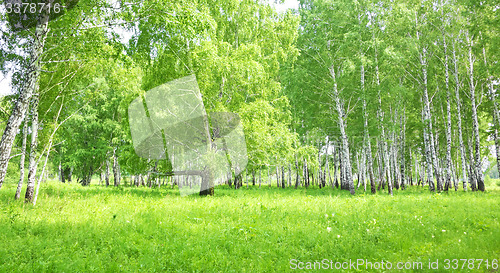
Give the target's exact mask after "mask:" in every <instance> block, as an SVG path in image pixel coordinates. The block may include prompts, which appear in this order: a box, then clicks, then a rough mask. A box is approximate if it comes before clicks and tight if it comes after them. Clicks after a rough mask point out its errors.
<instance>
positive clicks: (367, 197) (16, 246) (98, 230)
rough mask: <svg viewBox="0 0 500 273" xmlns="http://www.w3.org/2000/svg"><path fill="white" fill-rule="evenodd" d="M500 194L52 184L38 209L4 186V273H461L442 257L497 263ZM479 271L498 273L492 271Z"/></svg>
mask: <svg viewBox="0 0 500 273" xmlns="http://www.w3.org/2000/svg"><path fill="white" fill-rule="evenodd" d="M492 187H494V188H493V190H488V191H487V192H485V193H479V192H466V193H464V192H462V191H459V192H455V191H450V192H449V193H441V194H431V193H429V192H428V191H427V190H424V189H421V188H411V189H409V190H405V191H395V193H394V196H392V197H391V196H388V195H387V194H386V193H385V192H384V193H378V194H376V195H371V194H363V193H362V192H361V191H359V192H358V194H357V195H355V196H350V195H349V194H348V192H345V191H342V192H341V191H339V190H332V189H321V190H320V189H309V190H305V189H298V190H294V189H285V190H283V189H277V188H274V187H273V188H268V187H267V186H265V187H263V188H262V189H257V188H250V189H246V187H245V186H244V187H243V188H241V189H240V190H234V189H228V188H225V187H220V188H217V189H216V195H215V196H213V197H199V196H188V197H180V196H179V194H178V191H177V190H175V189H170V187H169V188H168V189H167V188H164V189H149V188H130V187H120V188H113V187H109V188H105V187H102V186H97V185H92V186H89V187H82V186H80V185H78V184H76V183H73V184H62V183H58V182H49V183H46V184H43V185H42V187H41V190H40V196H39V198H38V204H37V206H36V207H33V206H32V205H29V204H28V205H27V204H24V202H22V201H14V200H13V196H14V192H15V184H6V185H4V187H3V188H2V189H1V190H0V272H17V271H23V272H24V271H30V272H138V271H142V272H271V271H275V272H283V271H289V270H290V266H291V263H290V260H291V259H296V260H300V261H303V262H308V261H311V262H313V261H321V260H322V259H329V260H332V261H334V262H337V261H339V262H345V261H348V260H349V259H352V260H356V259H366V260H368V261H370V262H380V261H382V260H384V261H390V262H392V263H393V267H396V263H397V262H400V261H401V262H408V261H411V262H413V261H417V262H418V261H421V262H422V263H423V265H424V270H406V271H404V272H427V271H429V270H428V269H427V270H426V268H428V261H429V259H430V260H432V261H435V260H436V259H439V266H440V269H439V270H432V272H457V271H456V270H451V269H450V270H445V269H444V268H443V266H444V262H443V261H444V259H465V258H467V259H489V260H490V263H491V260H492V259H499V258H500V223H499V215H500V206H499V198H500V191H499V190H498V188H496V183H492ZM476 264H477V263H476ZM460 265H461V264H460ZM466 266H467V265H466ZM476 266H477V265H476ZM329 271H332V270H329ZM344 271H346V272H350V271H354V272H365V271H366V270H365V268H364V267H359V270H357V271H356V270H344ZM344 271H342V272H344ZM375 271H376V272H382V271H387V270H372V272H375ZM389 271H391V270H389ZM392 271H397V270H392ZM392 271H391V272H392ZM464 271H465V272H466V271H468V270H459V271H458V272H464ZM337 272H340V271H338V270H337ZM398 272H402V271H398ZM474 272H495V271H492V270H491V267H490V269H489V270H486V267H485V265H484V263H483V265H482V266H481V268H480V269H479V270H477V269H476V270H474Z"/></svg>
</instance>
